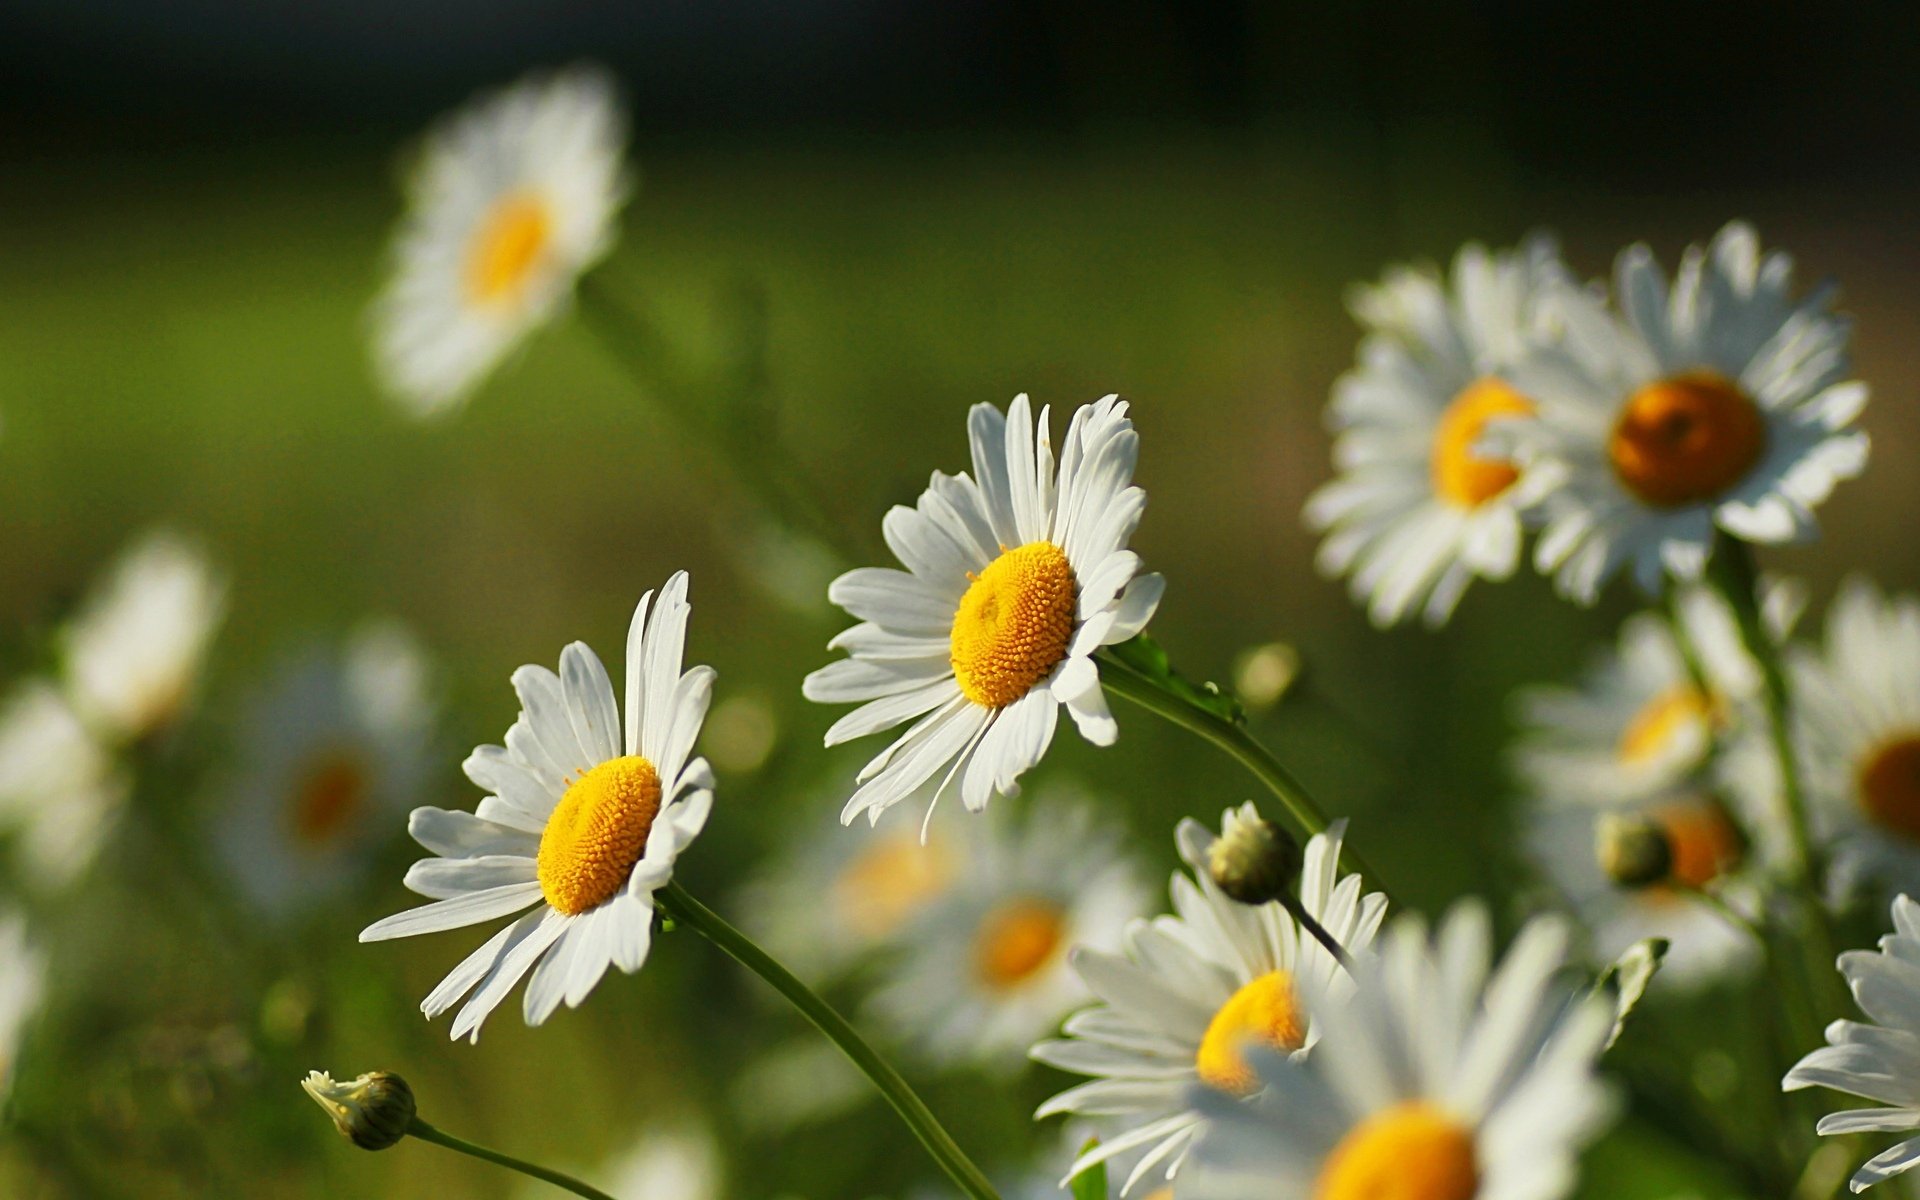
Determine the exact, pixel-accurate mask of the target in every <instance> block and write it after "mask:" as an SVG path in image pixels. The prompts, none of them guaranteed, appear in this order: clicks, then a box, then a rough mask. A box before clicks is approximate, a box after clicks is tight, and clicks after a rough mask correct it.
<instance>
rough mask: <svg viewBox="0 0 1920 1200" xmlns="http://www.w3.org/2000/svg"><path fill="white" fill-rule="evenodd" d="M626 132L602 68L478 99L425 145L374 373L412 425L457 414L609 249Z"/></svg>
mask: <svg viewBox="0 0 1920 1200" xmlns="http://www.w3.org/2000/svg"><path fill="white" fill-rule="evenodd" d="M625 142H626V121H625V118H624V117H623V116H622V114H621V111H620V106H619V98H618V92H617V89H616V87H615V85H614V82H613V80H612V78H611V77H610V76H609V75H608V74H607V73H606V72H605V71H603V70H601V69H599V68H597V67H589V66H576V67H573V68H570V69H568V70H564V71H558V72H553V73H546V74H538V75H534V76H530V77H529V78H526V79H523V80H521V81H520V82H518V83H516V84H514V85H512V86H511V87H508V88H505V89H503V90H501V91H498V92H493V93H489V94H487V95H483V96H481V97H479V98H477V99H476V100H474V101H473V102H471V103H470V104H469V105H467V106H466V107H465V108H463V109H461V110H459V111H457V112H455V113H454V114H452V115H451V116H450V117H448V118H446V119H445V120H444V121H443V122H442V123H441V124H440V125H438V126H437V127H435V128H434V129H433V131H432V132H431V133H429V134H428V136H427V139H426V144H425V146H424V147H423V150H422V153H421V155H420V160H419V163H418V164H417V166H416V167H415V169H414V172H413V175H412V178H411V180H410V182H409V186H408V189H407V191H408V196H407V201H408V204H407V215H406V218H405V220H404V221H403V222H402V224H401V226H400V229H399V232H398V233H397V234H396V235H395V238H394V244H393V276H392V279H391V281H390V282H389V283H388V285H387V288H386V290H385V292H383V293H382V294H381V296H380V298H379V300H378V301H377V302H376V304H375V308H374V314H373V315H374V318H375V321H374V325H375V358H376V365H377V366H378V368H379V372H380V375H381V378H382V380H383V381H384V383H385V385H386V387H387V389H388V390H389V391H390V392H392V393H393V395H394V396H395V398H396V399H398V400H399V401H400V402H401V403H402V404H404V405H405V406H406V407H407V408H408V409H409V410H410V411H412V412H413V413H414V414H415V415H416V416H422V417H425V416H432V415H434V414H437V413H440V412H443V411H445V410H447V409H449V408H452V407H453V406H455V405H457V404H459V403H460V402H461V401H462V400H464V399H465V398H466V396H467V395H468V394H469V393H471V392H472V391H473V389H474V388H475V387H477V386H478V385H479V384H480V382H481V380H483V379H484V378H485V377H486V376H487V374H488V373H489V372H491V371H492V370H493V368H494V367H495V366H496V365H497V364H498V363H499V362H500V360H501V359H502V358H504V357H505V356H506V355H507V354H508V352H510V351H511V350H513V348H514V347H515V346H517V345H518V344H519V343H520V341H521V339H523V338H524V337H525V336H526V335H527V334H528V333H530V332H531V331H532V330H534V329H535V328H537V327H538V326H540V325H542V324H544V323H545V322H546V321H547V320H548V319H549V318H550V317H551V316H552V315H553V314H554V311H555V310H556V309H557V308H559V307H561V306H562V305H563V304H565V303H566V301H567V300H568V299H569V298H570V297H571V295H572V292H573V286H574V282H575V281H576V280H577V279H578V278H579V276H580V274H581V273H582V272H583V271H585V270H586V269H587V268H588V267H590V266H592V265H593V264H594V263H596V262H598V261H599V260H600V259H601V258H602V257H603V256H605V254H606V253H607V251H608V250H609V249H610V248H611V247H612V245H613V239H614V217H615V215H616V214H617V213H618V212H619V209H620V206H621V205H622V204H623V203H624V202H625V200H626V197H627V193H628V192H629V191H630V190H631V183H630V180H629V177H628V174H627V170H626V166H625V161H624V156H623V147H624V145H625Z"/></svg>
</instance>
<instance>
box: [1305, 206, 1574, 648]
mask: <svg viewBox="0 0 1920 1200" xmlns="http://www.w3.org/2000/svg"><path fill="white" fill-rule="evenodd" d="M1565 270H1566V268H1565V267H1564V266H1563V265H1562V264H1561V262H1560V260H1559V256H1558V253H1557V251H1556V250H1555V247H1554V245H1553V242H1552V241H1551V239H1548V238H1544V237H1536V238H1534V239H1532V240H1530V241H1529V242H1527V243H1526V244H1525V245H1524V246H1522V247H1520V248H1519V249H1517V250H1503V251H1498V252H1489V251H1488V250H1487V249H1486V248H1485V247H1483V246H1478V245H1470V246H1467V247H1465V248H1464V249H1462V250H1461V251H1460V253H1459V254H1458V255H1457V256H1456V257H1455V258H1454V261H1453V272H1452V277H1451V279H1447V278H1443V277H1441V275H1440V274H1439V273H1438V272H1436V271H1434V270H1432V269H1430V268H1428V269H1416V268H1407V267H1400V268H1396V269H1394V270H1392V271H1390V272H1388V274H1387V276H1386V278H1385V279H1384V280H1383V281H1382V282H1381V283H1380V284H1378V285H1376V286H1373V287H1369V288H1363V289H1359V290H1358V291H1357V293H1356V295H1355V296H1354V298H1353V301H1352V307H1353V310H1354V313H1355V315H1356V316H1358V317H1359V319H1360V321H1361V322H1362V323H1363V324H1364V325H1365V326H1366V327H1367V330H1368V336H1367V338H1366V340H1365V341H1364V342H1363V343H1362V344H1361V347H1360V363H1359V365H1358V366H1356V367H1355V368H1354V369H1353V370H1352V371H1349V372H1348V373H1347V374H1346V375H1344V376H1342V377H1341V379H1340V382H1339V383H1338V384H1337V385H1335V388H1334V395H1333V403H1332V405H1331V407H1330V408H1329V409H1328V411H1327V419H1328V423H1329V425H1331V427H1332V428H1333V430H1334V433H1335V435H1336V440H1335V442H1334V462H1335V465H1336V466H1337V467H1338V468H1339V471H1340V474H1339V477H1338V478H1336V479H1334V480H1333V481H1332V482H1330V483H1328V484H1326V485H1325V486H1323V487H1322V488H1320V490H1319V491H1317V492H1315V493H1314V494H1313V496H1312V497H1311V498H1310V499H1309V500H1308V501H1307V510H1306V515H1307V520H1308V522H1309V523H1310V524H1312V525H1313V526H1314V527H1315V528H1316V529H1319V530H1323V531H1325V532H1326V534H1327V538H1326V541H1324V542H1323V543H1321V546H1320V554H1319V564H1320V568H1321V570H1322V571H1324V572H1325V573H1327V574H1328V575H1347V576H1349V577H1350V579H1349V585H1350V587H1351V590H1352V592H1353V597H1354V600H1355V601H1356V602H1358V603H1361V604H1364V605H1366V606H1367V612H1368V615H1369V616H1370V617H1371V618H1372V619H1373V621H1374V623H1375V624H1376V625H1391V624H1394V623H1396V622H1399V621H1401V620H1404V619H1406V618H1408V617H1410V616H1412V615H1413V614H1415V613H1420V614H1421V615H1422V616H1423V617H1424V618H1425V620H1426V621H1427V623H1428V624H1430V625H1438V624H1440V623H1442V622H1444V621H1445V620H1446V619H1447V618H1448V617H1449V616H1450V615H1452V613H1453V610H1454V606H1455V605H1457V604H1458V603H1459V601H1460V597H1461V595H1462V594H1463V593H1464V592H1465V591H1466V588H1467V585H1468V584H1469V583H1471V582H1472V581H1473V580H1474V578H1476V577H1478V578H1482V579H1505V578H1507V577H1508V576H1510V575H1511V574H1513V569H1514V567H1515V565H1516V564H1517V563H1518V562H1519V559H1520V538H1521V521H1520V514H1519V510H1518V508H1517V506H1516V505H1515V503H1514V489H1513V484H1514V482H1515V481H1516V480H1517V479H1518V478H1519V471H1518V469H1517V468H1516V467H1515V466H1514V465H1513V464H1512V463H1511V462H1509V461H1507V460H1504V459H1501V458H1498V457H1494V456H1491V455H1489V454H1487V453H1486V452H1485V451H1484V449H1483V447H1482V446H1481V444H1480V443H1481V437H1482V434H1483V433H1484V432H1485V431H1486V429H1487V427H1488V425H1489V423H1490V422H1493V421H1496V420H1498V419H1500V418H1503V417H1512V416H1516V415H1520V414H1524V413H1527V412H1530V411H1531V410H1532V407H1533V405H1532V401H1531V400H1530V399H1529V398H1528V397H1527V396H1525V395H1524V394H1523V393H1521V392H1520V391H1518V390H1516V389H1515V387H1514V386H1513V384H1512V383H1511V382H1509V381H1508V380H1507V379H1506V378H1505V375H1504V372H1505V371H1506V370H1507V368H1508V367H1510V366H1511V365H1512V364H1513V363H1514V362H1515V361H1516V360H1518V359H1519V357H1520V356H1521V355H1522V354H1523V353H1525V352H1526V351H1527V350H1529V349H1530V348H1531V347H1532V346H1533V345H1534V344H1535V343H1539V342H1544V341H1546V340H1548V339H1550V337H1551V336H1552V329H1553V326H1552V323H1551V321H1550V320H1549V319H1548V317H1549V312H1548V310H1547V309H1546V307H1545V306H1543V305H1542V304H1541V302H1540V298H1541V296H1542V294H1543V292H1544V291H1545V290H1546V288H1547V286H1548V284H1549V283H1552V282H1555V281H1557V280H1559V278H1560V277H1561V276H1562V275H1563V274H1564V273H1565Z"/></svg>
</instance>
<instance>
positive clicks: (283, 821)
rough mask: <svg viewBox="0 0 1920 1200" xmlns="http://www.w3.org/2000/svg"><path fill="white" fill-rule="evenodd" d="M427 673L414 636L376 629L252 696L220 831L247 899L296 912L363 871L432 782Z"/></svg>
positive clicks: (283, 912) (278, 912) (285, 670)
mask: <svg viewBox="0 0 1920 1200" xmlns="http://www.w3.org/2000/svg"><path fill="white" fill-rule="evenodd" d="M428 674H429V668H428V666H427V662H426V658H425V654H424V652H423V651H422V650H421V648H420V646H419V644H418V642H417V641H415V640H414V638H413V635H412V634H411V633H409V632H408V631H407V630H405V629H404V628H403V627H401V626H399V625H397V624H393V623H386V622H383V623H374V624H368V625H366V626H363V627H362V628H360V629H359V630H356V631H355V632H354V634H353V635H352V636H351V637H349V638H348V639H347V640H346V641H345V642H344V643H343V644H342V645H341V646H339V647H337V648H330V649H329V650H328V651H327V652H324V653H321V652H315V653H309V654H306V655H304V656H302V657H300V658H298V659H295V660H292V661H290V662H288V663H286V664H285V665H284V666H283V667H282V668H281V669H280V670H279V671H278V672H277V673H276V674H275V675H274V677H273V678H272V679H271V680H270V681H269V682H268V683H267V685H266V686H265V687H264V688H263V689H262V690H261V692H260V694H259V695H257V696H255V697H254V698H253V699H252V701H251V702H250V703H249V705H248V708H247V719H246V722H245V725H244V727H243V730H242V735H243V741H242V746H241V749H240V757H241V761H240V763H239V765H238V767H237V769H236V771H235V772H234V775H233V777H232V778H231V780H230V781H229V782H228V784H227V786H226V789H225V790H226V792H227V795H226V797H225V801H224V803H223V804H222V805H221V807H220V809H219V815H218V817H217V818H216V823H215V828H214V841H215V844H216V845H217V846H218V848H219V850H220V855H221V859H222V861H223V862H224V863H225V865H226V867H227V869H228V872H229V874H230V875H231V876H232V877H233V879H234V881H235V882H236V883H237V884H238V885H239V886H240V888H241V891H242V892H243V893H244V894H245V896H246V898H247V899H248V900H249V901H250V902H251V903H252V904H254V905H256V906H258V907H259V908H261V909H263V910H264V911H265V912H267V913H268V915H270V916H274V917H279V918H286V917H290V916H292V915H294V914H296V913H298V912H300V911H303V910H307V909H310V908H312V907H313V906H316V905H321V904H324V903H325V902H326V901H327V900H328V899H329V898H331V897H333V896H336V895H338V894H339V892H340V891H341V890H342V889H344V888H345V887H347V886H348V885H349V884H351V883H352V882H354V881H355V880H356V879H357V878H358V877H359V876H360V874H361V871H362V868H363V867H364V866H365V863H366V861H367V857H368V853H369V851H370V850H371V849H372V848H373V847H375V846H377V845H378V844H379V843H380V842H381V841H383V840H384V839H385V838H386V836H387V835H388V833H389V832H390V826H389V825H388V820H389V818H391V817H394V816H396V815H397V814H399V813H402V812H405V811H406V810H407V809H408V808H410V807H411V806H412V804H413V801H414V800H415V799H416V798H417V793H418V791H419V788H420V785H421V783H422V781H423V779H424V777H425V775H426V772H427V755H428V753H429V751H430V750H431V749H432V746H431V743H430V739H431V737H432V729H433V725H434V716H435V714H434V707H433V703H432V701H431V700H430V699H429V696H428V684H427V676H428Z"/></svg>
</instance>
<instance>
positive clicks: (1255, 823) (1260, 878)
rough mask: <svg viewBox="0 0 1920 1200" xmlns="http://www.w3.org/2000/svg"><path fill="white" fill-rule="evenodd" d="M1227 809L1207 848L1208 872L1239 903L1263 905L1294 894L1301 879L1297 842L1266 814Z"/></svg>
mask: <svg viewBox="0 0 1920 1200" xmlns="http://www.w3.org/2000/svg"><path fill="white" fill-rule="evenodd" d="M1247 811H1248V814H1249V815H1246V816H1242V815H1241V814H1240V813H1237V812H1232V811H1229V812H1228V813H1227V817H1226V822H1225V824H1224V826H1223V827H1222V828H1221V830H1220V836H1219V837H1218V838H1216V839H1214V843H1213V845H1212V846H1210V847H1209V848H1208V849H1207V874H1208V875H1209V876H1210V877H1211V878H1212V879H1213V882H1214V883H1215V884H1217V885H1218V886H1219V888H1220V890H1221V891H1223V892H1225V893H1226V894H1227V895H1229V896H1231V897H1233V898H1234V899H1235V900H1238V901H1239V902H1240V903H1242V904H1265V903H1266V902H1267V901H1269V900H1279V899H1281V898H1282V897H1285V896H1289V895H1291V894H1292V893H1293V888H1294V883H1295V881H1296V880H1298V879H1299V878H1300V844H1299V843H1298V842H1296V841H1294V840H1293V837H1292V835H1290V834H1288V833H1287V831H1286V830H1284V829H1282V828H1280V827H1279V826H1278V825H1275V824H1274V823H1273V822H1272V821H1269V820H1267V819H1266V818H1265V817H1262V816H1258V815H1254V814H1252V806H1251V805H1249V806H1247Z"/></svg>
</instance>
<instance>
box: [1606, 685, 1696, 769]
mask: <svg viewBox="0 0 1920 1200" xmlns="http://www.w3.org/2000/svg"><path fill="white" fill-rule="evenodd" d="M1718 711H1719V706H1718V705H1717V704H1715V703H1714V699H1713V697H1712V696H1709V695H1708V694H1707V693H1705V692H1703V691H1701V690H1700V689H1699V688H1696V687H1693V686H1691V685H1689V684H1680V685H1679V686H1677V687H1672V688H1668V689H1667V690H1666V691H1664V692H1661V693H1660V694H1659V695H1657V696H1655V697H1654V698H1653V699H1651V700H1649V701H1647V702H1646V703H1645V704H1644V705H1642V706H1641V707H1640V711H1639V712H1637V713H1635V714H1633V718H1632V719H1631V720H1629V721H1628V722H1627V727H1626V728H1625V729H1623V730H1621V731H1620V742H1619V745H1618V746H1617V747H1616V753H1617V754H1618V755H1619V756H1620V761H1621V762H1623V763H1626V764H1627V765H1628V766H1642V765H1644V764H1646V763H1648V762H1651V761H1652V760H1654V759H1656V758H1658V757H1659V756H1660V755H1662V754H1664V753H1666V752H1667V750H1668V748H1669V747H1671V746H1672V745H1673V741H1674V739H1675V738H1677V737H1679V736H1680V735H1681V734H1682V733H1684V732H1686V731H1687V730H1689V729H1691V728H1694V727H1696V726H1700V725H1706V724H1708V723H1709V722H1711V721H1712V720H1713V719H1714V717H1715V716H1716V714H1717V713H1718Z"/></svg>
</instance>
